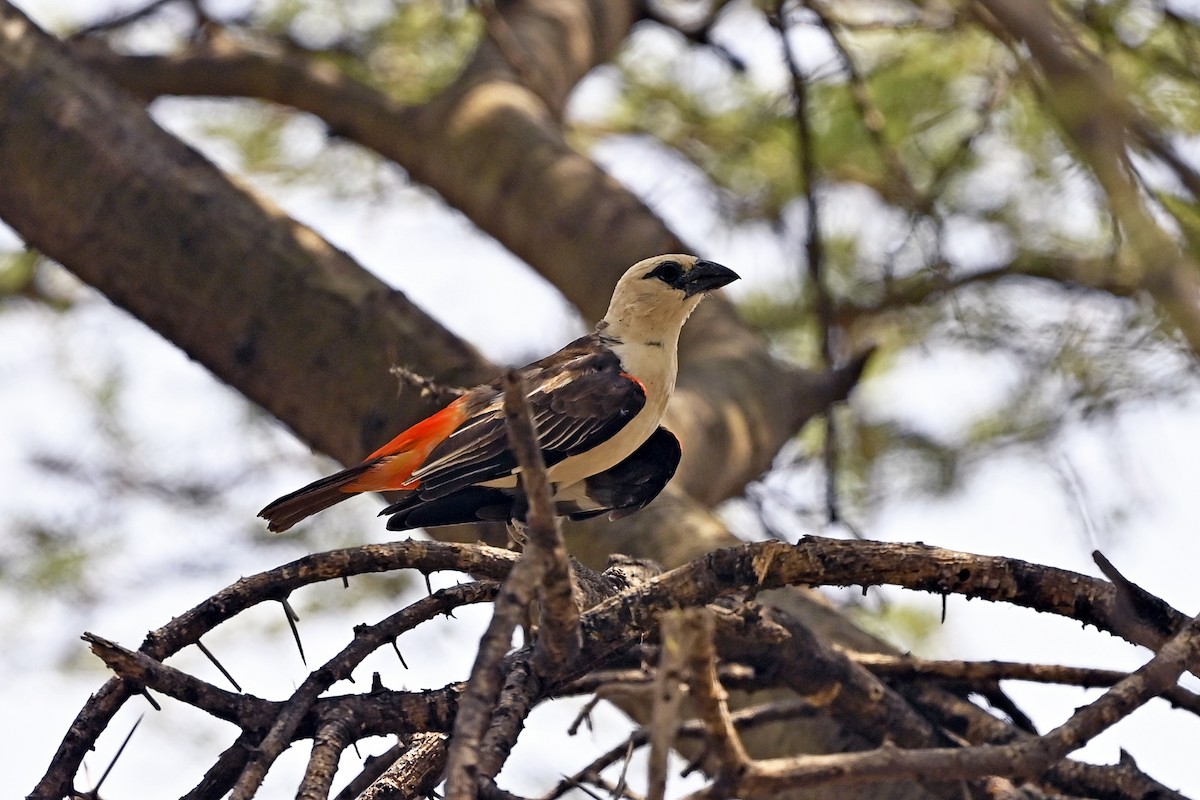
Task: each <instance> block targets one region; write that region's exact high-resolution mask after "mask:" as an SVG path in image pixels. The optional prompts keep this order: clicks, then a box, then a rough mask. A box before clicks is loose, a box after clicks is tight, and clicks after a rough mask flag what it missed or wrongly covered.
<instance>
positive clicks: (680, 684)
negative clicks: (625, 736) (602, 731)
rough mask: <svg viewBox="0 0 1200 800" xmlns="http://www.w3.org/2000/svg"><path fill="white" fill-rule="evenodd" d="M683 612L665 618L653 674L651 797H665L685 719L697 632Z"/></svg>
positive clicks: (658, 799)
mask: <svg viewBox="0 0 1200 800" xmlns="http://www.w3.org/2000/svg"><path fill="white" fill-rule="evenodd" d="M683 613H684V612H683V611H672V612H669V613H667V614H666V615H664V617H663V620H662V647H661V648H660V650H659V660H658V671H657V672H656V673H655V676H654V707H653V710H652V711H651V712H650V726H649V733H650V736H649V742H650V765H649V767H648V770H649V778H648V783H649V788H648V790H647V794H646V796H647V798H648V800H663V796H664V795H665V794H666V790H667V758H668V756H669V755H670V753H671V747H672V745H673V744H674V743H675V733H676V732H677V731H678V730H679V726H680V725H681V724H682V722H683V697H684V691H683V688H684V682H685V680H686V678H687V673H686V670H687V656H688V652H689V651H690V649H691V647H692V643H691V641H690V640H689V638H688V637H689V636H691V635H693V634H694V631H692V630H689V629H687V628H686V627H685V626H684V623H683V617H682V615H683Z"/></svg>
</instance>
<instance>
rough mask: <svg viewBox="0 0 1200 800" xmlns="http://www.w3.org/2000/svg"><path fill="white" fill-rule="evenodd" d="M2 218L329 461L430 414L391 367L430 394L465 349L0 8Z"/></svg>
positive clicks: (470, 362) (466, 359)
mask: <svg viewBox="0 0 1200 800" xmlns="http://www.w3.org/2000/svg"><path fill="white" fill-rule="evenodd" d="M0 107H2V108H4V109H5V114H4V124H3V125H2V126H0V172H3V174H4V176H5V177H4V180H3V181H0V217H2V218H3V219H4V220H5V222H7V223H8V224H9V225H10V226H12V227H13V229H14V230H16V231H17V233H18V234H20V236H21V237H22V238H23V239H24V240H25V241H26V242H28V243H29V244H30V245H31V246H33V247H36V248H37V249H38V250H40V251H41V252H43V253H45V254H46V255H48V256H49V257H51V258H53V259H56V260H57V261H59V262H61V263H62V264H64V265H65V266H66V267H67V268H68V269H70V270H71V271H72V272H74V273H75V274H76V275H77V276H78V277H80V278H81V279H83V280H84V281H86V282H88V283H89V284H91V285H92V286H94V287H96V288H97V289H99V290H100V291H101V292H103V293H104V294H105V295H107V296H108V297H109V299H111V300H112V301H113V302H114V303H116V304H117V305H119V306H121V307H122V308H125V309H126V310H128V311H129V312H130V313H132V314H133V315H134V316H135V317H137V318H138V319H140V320H142V321H143V322H145V323H146V324H147V325H149V326H150V327H151V328H153V329H154V330H155V331H157V332H158V333H160V334H161V335H162V336H163V337H164V338H166V339H167V340H169V341H171V342H174V343H175V344H176V345H178V346H179V347H180V348H181V349H183V350H184V351H185V352H187V353H188V355H190V356H191V357H192V358H194V359H196V360H197V361H199V362H200V363H201V364H203V365H204V366H205V367H207V368H208V369H209V370H210V371H211V372H212V373H213V374H215V375H216V376H218V377H219V378H221V379H222V380H224V381H226V382H227V383H229V384H230V385H231V386H233V387H235V388H236V389H237V390H238V391H240V392H241V393H242V394H244V395H246V396H247V397H248V398H250V399H251V400H253V401H254V402H256V403H258V404H259V405H261V406H262V407H264V408H266V409H267V410H268V411H270V412H271V413H272V414H274V415H275V416H276V417H278V418H279V419H281V420H283V421H284V422H286V423H287V424H288V425H290V426H291V427H292V428H293V429H294V430H295V431H296V432H297V433H298V434H299V435H300V436H301V438H303V439H305V440H306V441H308V442H309V443H310V444H312V445H313V446H314V447H316V448H317V449H319V450H322V451H324V452H326V453H329V454H331V455H334V456H335V457H337V458H341V459H345V460H349V459H352V458H356V457H358V456H361V454H362V453H364V452H366V451H368V449H369V448H373V447H375V446H376V445H377V444H378V443H379V441H380V440H382V439H384V438H386V437H387V436H388V435H390V433H391V432H392V431H395V430H397V429H398V428H400V427H401V426H402V425H403V424H404V423H405V422H406V421H411V420H413V419H415V418H418V417H419V416H421V415H423V414H428V413H429V411H430V408H429V405H428V404H427V403H424V402H421V401H420V400H419V398H417V397H416V396H415V393H409V394H407V395H402V396H401V397H400V398H399V399H398V400H397V396H396V387H395V383H394V380H393V379H391V378H390V377H389V375H388V367H389V366H390V364H391V363H392V359H393V358H397V357H399V358H402V359H403V362H404V363H405V364H407V365H409V366H411V367H412V368H414V369H416V370H418V371H427V372H436V373H437V374H438V375H439V376H440V377H442V379H443V380H446V381H448V382H455V383H460V384H461V383H472V382H474V381H477V380H480V379H482V378H484V377H488V376H490V375H491V374H492V373H493V367H492V366H491V365H490V364H488V363H487V362H486V360H485V359H483V358H482V357H481V356H480V355H479V354H478V353H477V352H476V351H475V349H474V348H473V347H472V346H471V345H469V344H467V343H465V342H463V341H462V340H460V339H458V338H457V337H455V336H454V335H453V334H451V333H450V332H449V331H447V330H446V329H445V328H443V327H442V326H441V325H439V324H438V323H437V321H436V320H434V319H432V318H431V317H429V315H427V314H425V313H424V312H423V311H421V310H420V309H419V308H417V307H416V306H414V305H413V304H412V303H410V302H409V301H408V300H407V298H405V296H404V295H403V294H402V293H400V292H399V291H397V290H395V289H393V288H391V287H389V286H387V285H386V284H384V283H383V282H382V281H380V280H378V279H377V278H375V277H374V276H372V275H371V274H370V273H368V272H367V271H366V270H364V269H362V268H361V267H360V266H358V265H357V264H356V263H355V262H354V261H353V260H352V259H351V258H349V257H348V256H347V255H346V254H345V253H343V252H341V251H339V250H338V249H337V248H335V247H333V246H332V245H330V244H329V243H328V242H326V241H325V240H323V239H322V238H321V237H320V236H318V235H317V234H316V233H315V232H314V231H312V230H311V229H310V228H307V227H305V226H304V225H301V224H299V223H297V222H295V221H293V220H291V219H289V218H288V217H287V216H286V215H285V214H284V213H283V212H282V211H280V210H279V209H278V208H277V207H275V206H274V205H273V204H272V203H270V201H268V200H266V199H264V198H262V197H259V196H257V195H255V194H254V193H252V192H250V191H249V190H247V189H246V188H244V187H241V186H238V185H237V184H236V183H234V182H233V181H231V180H230V179H229V177H228V176H226V175H224V174H223V173H222V172H221V171H220V170H218V169H217V168H216V167H215V166H213V165H212V164H211V163H210V162H209V161H208V160H207V159H205V158H204V157H203V156H201V155H200V154H199V153H197V152H196V151H194V150H192V149H191V148H189V147H188V146H187V145H185V144H183V143H182V142H180V141H179V140H178V139H176V138H175V137H173V136H170V135H168V134H167V133H165V132H164V131H163V130H162V129H161V128H159V127H158V125H157V124H155V123H154V121H153V120H152V119H151V118H150V116H149V115H148V114H147V113H146V111H145V109H144V108H143V107H142V106H141V105H140V104H139V103H138V102H136V101H135V100H134V99H133V98H131V97H129V96H127V95H126V94H125V93H123V92H121V91H119V90H117V89H116V88H115V87H113V86H112V85H111V84H109V83H108V82H107V81H104V80H102V79H97V77H96V76H95V75H94V74H93V73H92V72H91V71H89V70H88V69H86V68H85V67H83V66H81V65H79V64H77V63H76V62H75V61H74V60H73V59H72V58H71V57H70V55H69V54H68V53H67V52H66V49H65V48H64V47H63V46H62V45H61V44H59V43H58V42H56V41H55V40H53V39H52V38H50V37H48V36H46V35H45V34H43V33H42V32H41V31H39V30H37V28H36V27H35V26H34V25H33V24H32V23H30V22H29V21H28V20H27V19H26V18H25V17H24V16H23V15H22V14H21V13H20V12H19V11H17V10H16V9H14V8H13V7H12V6H11V5H9V4H7V3H0Z"/></svg>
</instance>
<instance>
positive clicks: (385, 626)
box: [232, 583, 511, 800]
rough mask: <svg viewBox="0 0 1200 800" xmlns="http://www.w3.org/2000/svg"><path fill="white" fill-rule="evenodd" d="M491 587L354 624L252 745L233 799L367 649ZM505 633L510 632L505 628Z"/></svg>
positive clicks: (244, 797) (251, 788)
mask: <svg viewBox="0 0 1200 800" xmlns="http://www.w3.org/2000/svg"><path fill="white" fill-rule="evenodd" d="M493 591H494V587H488V586H485V585H483V584H480V583H474V584H463V585H460V586H453V587H450V588H447V589H441V590H439V591H437V592H435V593H434V594H432V595H430V596H429V597H424V598H422V599H420V600H418V601H417V602H415V603H413V604H412V605H410V606H408V607H407V608H404V609H401V610H400V611H398V612H396V613H395V614H392V615H391V616H389V617H387V618H386V619H384V620H383V621H381V622H379V623H377V624H375V625H362V626H359V627H357V628H355V631H354V639H353V640H352V641H351V642H350V644H348V645H346V647H344V648H343V649H342V650H341V652H339V653H338V654H337V655H336V656H334V657H333V658H332V659H330V660H329V661H327V662H326V663H325V664H323V665H322V666H321V667H320V668H319V669H317V670H316V671H314V672H313V673H312V674H311V675H309V676H308V677H307V678H306V679H305V680H304V682H303V683H301V684H300V687H299V688H298V689H296V691H295V692H294V693H293V694H292V696H291V697H290V698H288V701H287V702H286V703H285V704H284V707H283V708H282V709H281V710H280V712H279V715H278V716H277V717H276V719H275V722H274V724H273V725H272V726H271V730H270V732H268V733H267V735H266V736H265V737H263V740H262V742H261V743H260V744H259V745H258V747H257V748H255V752H254V756H253V758H252V759H251V760H250V761H249V762H248V763H247V764H246V767H245V769H244V770H243V771H242V775H241V777H239V778H238V782H237V784H236V785H235V786H234V789H233V794H232V798H233V800H249V799H250V798H251V797H252V796H253V795H254V793H255V792H256V791H257V790H258V787H259V786H260V785H261V784H262V780H263V778H264V777H265V776H266V774H267V770H268V769H270V767H271V765H272V764H273V763H274V761H275V759H277V758H278V757H279V755H280V754H281V753H283V751H284V750H285V749H287V746H288V745H289V744H291V741H292V737H293V735H294V734H295V731H296V728H297V727H298V726H299V724H300V721H301V720H302V719H303V718H304V715H305V714H307V713H308V710H309V709H310V708H311V707H312V705H313V703H315V702H316V700H317V698H318V697H320V696H321V694H322V693H323V692H324V691H325V690H326V689H328V688H329V687H330V686H332V685H333V684H334V683H336V682H337V681H339V680H344V679H346V678H348V677H349V676H350V675H351V673H352V672H353V671H354V668H355V667H356V666H357V665H358V664H359V663H360V662H361V661H362V660H363V659H364V658H366V657H367V656H368V655H370V654H371V653H373V652H374V651H375V650H377V649H378V648H380V647H382V646H383V645H385V644H387V643H388V642H390V641H391V640H393V639H394V638H395V637H396V636H397V635H398V634H399V633H401V632H403V631H406V630H411V629H412V628H414V627H416V626H417V625H419V624H421V623H422V622H425V621H427V620H430V619H432V618H433V617H435V616H437V615H438V614H444V613H446V612H447V611H450V610H453V609H454V608H455V607H457V606H460V605H463V604H464V602H483V601H486V600H489V599H491V598H492V596H493ZM510 635H511V632H510Z"/></svg>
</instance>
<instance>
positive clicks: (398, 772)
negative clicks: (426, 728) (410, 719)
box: [359, 733, 449, 800]
mask: <svg viewBox="0 0 1200 800" xmlns="http://www.w3.org/2000/svg"><path fill="white" fill-rule="evenodd" d="M448 738H449V737H447V736H446V734H444V733H418V734H414V735H413V737H412V741H411V742H409V745H408V747H407V748H406V749H405V750H404V752H403V753H401V754H400V757H399V758H397V759H396V760H395V761H394V762H393V763H392V765H391V766H390V767H388V768H387V769H386V770H385V771H384V773H383V774H382V775H380V776H379V778H378V779H376V780H375V782H374V783H372V784H371V786H370V788H368V789H367V790H366V791H365V792H363V793H362V795H360V796H359V800H410V798H413V797H428V796H430V794H431V793H432V792H433V787H434V786H436V785H437V782H438V780H439V779H440V778H441V775H442V770H443V769H444V768H445V766H446V741H447V739H448Z"/></svg>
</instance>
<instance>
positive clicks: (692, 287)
mask: <svg viewBox="0 0 1200 800" xmlns="http://www.w3.org/2000/svg"><path fill="white" fill-rule="evenodd" d="M740 277H741V276H740V275H738V274H737V273H736V272H734V271H733V270H731V269H730V268H729V267H723V266H721V265H720V264H718V263H716V262H715V261H697V262H696V263H695V265H694V266H693V267H692V268H691V269H690V270H688V271H687V272H685V273H684V274H683V275H682V276H680V280H679V283H677V284H676V288H678V289H683V292H684V294H686V295H687V296H688V297H691V296H692V295H694V294H700V293H701V292H711V291H712V290H713V289H720V288H721V287H722V286H725V285H726V284H730V283H733V282H734V281H736V280H737V279H738V278H740Z"/></svg>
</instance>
